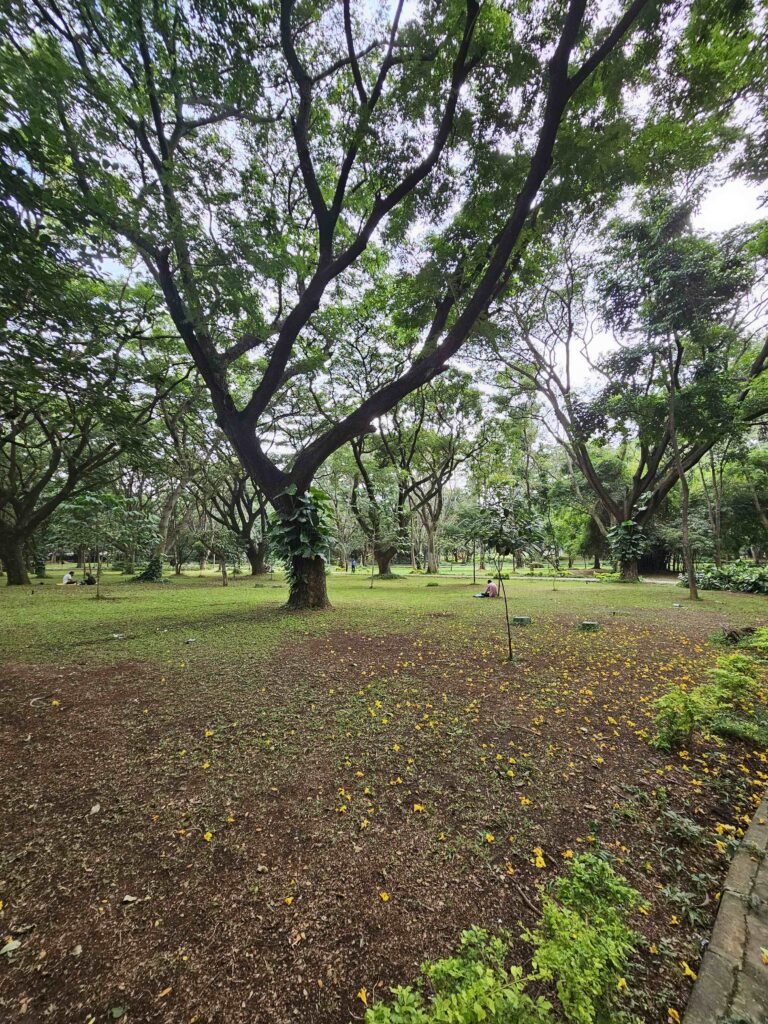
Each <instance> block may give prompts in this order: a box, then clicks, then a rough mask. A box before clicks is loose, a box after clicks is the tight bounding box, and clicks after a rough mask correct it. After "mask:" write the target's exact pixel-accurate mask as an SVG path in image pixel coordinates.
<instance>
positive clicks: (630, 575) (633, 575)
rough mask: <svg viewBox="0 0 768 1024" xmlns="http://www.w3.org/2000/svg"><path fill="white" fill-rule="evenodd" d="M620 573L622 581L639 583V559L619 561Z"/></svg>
mask: <svg viewBox="0 0 768 1024" xmlns="http://www.w3.org/2000/svg"><path fill="white" fill-rule="evenodd" d="M619 575H620V576H621V581H622V583H637V581H638V580H639V579H640V574H639V573H638V571H637V559H636V558H633V559H630V560H629V561H622V562H619Z"/></svg>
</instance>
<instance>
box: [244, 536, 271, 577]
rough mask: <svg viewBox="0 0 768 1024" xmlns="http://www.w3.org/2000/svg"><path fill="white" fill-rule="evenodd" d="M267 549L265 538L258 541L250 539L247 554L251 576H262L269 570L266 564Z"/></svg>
mask: <svg viewBox="0 0 768 1024" xmlns="http://www.w3.org/2000/svg"><path fill="white" fill-rule="evenodd" d="M266 551H267V542H266V541H265V540H260V541H259V542H258V543H257V542H256V541H253V540H249V541H248V544H247V546H246V549H245V554H246V556H247V558H248V561H249V563H250V566H251V576H262V575H263V574H264V573H265V572H266V571H267V567H266V565H265V564H264V555H265V554H266Z"/></svg>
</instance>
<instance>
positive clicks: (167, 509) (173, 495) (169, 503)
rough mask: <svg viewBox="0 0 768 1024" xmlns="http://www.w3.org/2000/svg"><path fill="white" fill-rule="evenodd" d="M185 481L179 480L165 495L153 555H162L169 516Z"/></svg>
mask: <svg viewBox="0 0 768 1024" xmlns="http://www.w3.org/2000/svg"><path fill="white" fill-rule="evenodd" d="M184 486H185V481H183V480H179V482H178V483H177V484H176V485H175V487H172V488H171V490H170V491H169V492H168V494H167V495H166V498H165V501H164V502H163V507H162V509H161V511H160V519H159V521H158V524H157V543H156V544H155V545H154V547H153V548H152V554H153V555H164V554H165V549H166V547H167V545H168V530H169V528H170V525H171V516H172V515H173V512H174V509H175V508H176V503H177V501H178V500H179V496H180V495H181V492H182V490H183V489H184Z"/></svg>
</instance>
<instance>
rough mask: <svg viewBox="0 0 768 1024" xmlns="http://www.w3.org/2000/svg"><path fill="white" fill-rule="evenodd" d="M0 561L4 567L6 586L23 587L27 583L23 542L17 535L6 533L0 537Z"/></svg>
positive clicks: (27, 576) (27, 575)
mask: <svg viewBox="0 0 768 1024" xmlns="http://www.w3.org/2000/svg"><path fill="white" fill-rule="evenodd" d="M0 561H1V562H2V563H3V566H4V568H5V574H6V577H7V579H6V585H7V586H9V587H23V586H26V585H27V584H28V583H29V574H28V573H27V565H26V562H25V560H24V542H23V540H22V539H21V538H20V537H19V536H17V535H14V534H9V533H7V534H3V536H2V537H0Z"/></svg>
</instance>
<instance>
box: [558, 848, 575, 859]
mask: <svg viewBox="0 0 768 1024" xmlns="http://www.w3.org/2000/svg"><path fill="white" fill-rule="evenodd" d="M561 856H562V858H563V860H571V858H572V857H573V850H563V852H562V855H561Z"/></svg>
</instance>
